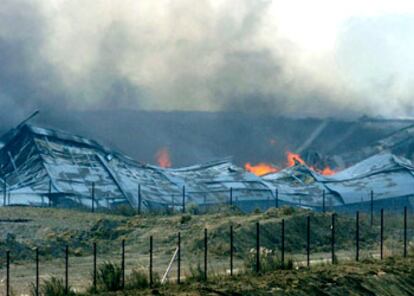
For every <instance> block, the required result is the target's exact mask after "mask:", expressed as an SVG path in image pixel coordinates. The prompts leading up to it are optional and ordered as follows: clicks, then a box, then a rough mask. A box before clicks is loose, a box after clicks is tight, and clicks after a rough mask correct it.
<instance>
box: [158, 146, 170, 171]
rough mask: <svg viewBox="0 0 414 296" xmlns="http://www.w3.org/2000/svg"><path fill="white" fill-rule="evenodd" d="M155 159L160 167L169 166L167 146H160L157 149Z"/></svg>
mask: <svg viewBox="0 0 414 296" xmlns="http://www.w3.org/2000/svg"><path fill="white" fill-rule="evenodd" d="M155 158H156V159H157V162H158V165H159V166H160V167H162V168H170V167H171V159H170V153H169V152H168V149H167V148H165V147H164V148H161V149H160V150H158V152H157V154H156V155H155Z"/></svg>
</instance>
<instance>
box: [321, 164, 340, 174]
mask: <svg viewBox="0 0 414 296" xmlns="http://www.w3.org/2000/svg"><path fill="white" fill-rule="evenodd" d="M320 173H321V174H322V175H324V176H332V175H334V174H335V173H336V171H335V170H333V169H331V168H330V167H329V166H326V167H325V168H324V169H323V170H322V171H320Z"/></svg>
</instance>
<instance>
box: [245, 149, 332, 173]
mask: <svg viewBox="0 0 414 296" xmlns="http://www.w3.org/2000/svg"><path fill="white" fill-rule="evenodd" d="M296 164H301V165H307V164H306V162H305V161H304V160H303V159H302V157H301V156H300V155H299V154H297V153H293V152H291V151H287V152H286V165H287V167H293V166H295V165H296ZM308 167H309V168H310V169H311V170H313V171H315V172H317V173H319V174H322V175H324V176H331V175H333V174H335V173H336V171H335V170H333V169H331V168H330V167H329V166H326V167H325V168H323V169H318V168H316V167H313V166H308ZM244 168H245V170H246V171H248V172H251V173H253V174H255V175H257V176H263V175H266V174H269V173H276V172H278V171H279V168H277V167H275V166H273V165H271V164H268V163H264V162H261V163H259V164H257V165H251V164H250V163H249V162H248V163H246V164H245V165H244Z"/></svg>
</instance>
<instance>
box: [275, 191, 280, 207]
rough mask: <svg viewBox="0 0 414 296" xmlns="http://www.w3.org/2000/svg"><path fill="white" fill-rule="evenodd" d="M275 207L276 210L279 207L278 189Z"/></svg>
mask: <svg viewBox="0 0 414 296" xmlns="http://www.w3.org/2000/svg"><path fill="white" fill-rule="evenodd" d="M275 203H276V204H275V206H276V209H277V208H278V207H279V190H278V189H276V191H275Z"/></svg>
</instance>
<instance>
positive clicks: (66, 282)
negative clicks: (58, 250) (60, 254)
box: [65, 245, 69, 295]
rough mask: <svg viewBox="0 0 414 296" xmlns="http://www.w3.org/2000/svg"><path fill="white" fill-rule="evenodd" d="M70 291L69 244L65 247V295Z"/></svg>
mask: <svg viewBox="0 0 414 296" xmlns="http://www.w3.org/2000/svg"><path fill="white" fill-rule="evenodd" d="M68 293H69V246H68V245H66V247H65V295H68Z"/></svg>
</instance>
